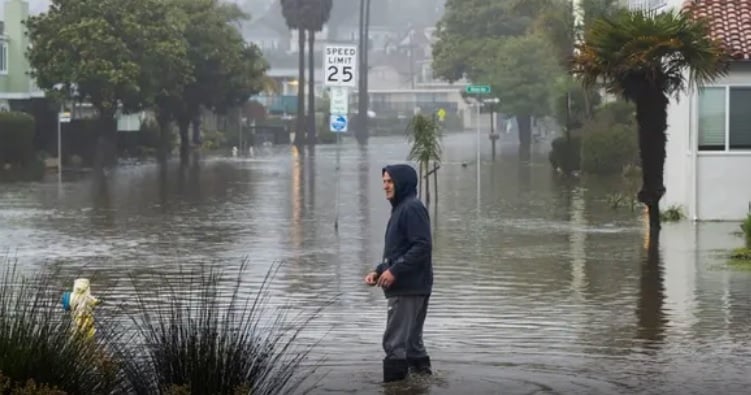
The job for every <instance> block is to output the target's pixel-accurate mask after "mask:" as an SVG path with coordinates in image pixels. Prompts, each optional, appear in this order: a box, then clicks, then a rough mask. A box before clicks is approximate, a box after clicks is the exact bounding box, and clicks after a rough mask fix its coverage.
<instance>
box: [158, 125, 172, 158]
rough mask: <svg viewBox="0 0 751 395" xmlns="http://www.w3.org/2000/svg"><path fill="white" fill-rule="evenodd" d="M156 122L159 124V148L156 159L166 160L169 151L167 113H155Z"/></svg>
mask: <svg viewBox="0 0 751 395" xmlns="http://www.w3.org/2000/svg"><path fill="white" fill-rule="evenodd" d="M156 122H157V124H158V125H159V148H158V151H157V159H158V160H159V162H164V161H166V160H167V156H168V153H169V137H170V119H169V117H168V116H167V115H161V114H157V117H156Z"/></svg>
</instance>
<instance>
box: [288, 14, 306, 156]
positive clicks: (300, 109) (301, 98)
mask: <svg viewBox="0 0 751 395" xmlns="http://www.w3.org/2000/svg"><path fill="white" fill-rule="evenodd" d="M305 2H306V0H281V4H282V16H283V17H284V20H285V22H286V23H287V27H288V28H289V29H290V30H297V33H298V34H297V48H298V51H299V52H298V65H297V66H298V77H297V119H296V122H295V145H296V146H298V147H299V146H302V145H303V142H304V141H305V135H304V131H305V27H304V26H303V22H304V20H305V18H307V17H308V16H307V15H306V14H305V7H304V6H305Z"/></svg>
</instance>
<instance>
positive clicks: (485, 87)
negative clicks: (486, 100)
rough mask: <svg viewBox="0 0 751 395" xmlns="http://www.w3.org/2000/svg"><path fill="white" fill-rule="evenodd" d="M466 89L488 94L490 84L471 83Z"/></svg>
mask: <svg viewBox="0 0 751 395" xmlns="http://www.w3.org/2000/svg"><path fill="white" fill-rule="evenodd" d="M465 90H466V92H467V93H474V94H481V95H487V94H488V93H490V85H469V86H467V88H465Z"/></svg>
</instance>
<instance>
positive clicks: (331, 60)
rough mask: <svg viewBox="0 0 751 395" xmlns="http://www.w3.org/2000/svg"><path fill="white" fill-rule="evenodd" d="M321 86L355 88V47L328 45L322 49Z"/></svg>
mask: <svg viewBox="0 0 751 395" xmlns="http://www.w3.org/2000/svg"><path fill="white" fill-rule="evenodd" d="M323 85H324V86H340V87H350V88H354V87H356V86H357V46H356V45H341V44H329V45H327V46H326V47H325V48H324V49H323Z"/></svg>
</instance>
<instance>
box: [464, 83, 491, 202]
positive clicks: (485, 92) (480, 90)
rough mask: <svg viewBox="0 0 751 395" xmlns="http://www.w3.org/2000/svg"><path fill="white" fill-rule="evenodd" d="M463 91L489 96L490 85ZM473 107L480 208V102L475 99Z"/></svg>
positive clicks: (476, 86) (467, 88) (471, 86)
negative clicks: (474, 109)
mask: <svg viewBox="0 0 751 395" xmlns="http://www.w3.org/2000/svg"><path fill="white" fill-rule="evenodd" d="M465 91H466V92H467V93H468V94H470V95H477V96H480V95H489V94H490V92H491V89H490V85H469V86H467V87H466V88H465ZM475 105H476V106H477V115H476V117H475V129H476V134H477V136H476V139H477V141H476V142H475V145H476V146H477V207H478V209H479V207H480V107H481V106H482V100H480V98H478V97H476V98H475Z"/></svg>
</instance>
